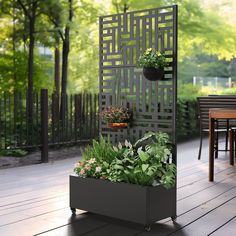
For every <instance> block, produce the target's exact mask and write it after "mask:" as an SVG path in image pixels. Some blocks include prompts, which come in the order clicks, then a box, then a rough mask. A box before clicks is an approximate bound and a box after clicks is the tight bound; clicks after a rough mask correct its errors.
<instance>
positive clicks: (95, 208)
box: [70, 176, 176, 227]
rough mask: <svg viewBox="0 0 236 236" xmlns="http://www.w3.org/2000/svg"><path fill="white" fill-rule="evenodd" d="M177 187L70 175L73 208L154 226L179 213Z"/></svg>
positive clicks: (73, 209)
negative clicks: (143, 184) (176, 198)
mask: <svg viewBox="0 0 236 236" xmlns="http://www.w3.org/2000/svg"><path fill="white" fill-rule="evenodd" d="M175 194H176V193H175V188H171V189H168V190H167V189H165V188H164V187H163V186H161V185H158V186H155V187H152V186H144V187H143V186H140V185H135V184H127V183H113V182H110V181H107V180H100V179H94V178H81V177H78V176H70V207H71V210H72V212H73V213H75V209H76V208H77V209H81V210H85V211H89V212H92V213H96V214H100V215H104V216H109V217H114V218H118V219H122V220H127V221H131V222H135V223H139V224H142V225H145V226H148V227H149V226H150V225H151V224H152V223H154V222H156V221H158V220H161V219H164V218H167V217H172V218H175V216H176V208H175Z"/></svg>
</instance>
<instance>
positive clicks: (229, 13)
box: [0, 0, 236, 128]
mask: <svg viewBox="0 0 236 236" xmlns="http://www.w3.org/2000/svg"><path fill="white" fill-rule="evenodd" d="M173 4H178V6H179V15H178V22H179V23H178V36H179V38H178V53H179V54H178V61H179V63H178V104H179V106H180V109H179V112H181V109H184V107H183V106H182V105H181V104H184V103H185V102H186V101H189V102H190V103H191V102H193V103H194V101H196V100H195V98H196V96H199V95H207V94H210V93H213V92H214V93H221V94H224V93H230V94H235V93H236V88H235V87H232V88H230V89H227V90H224V89H220V90H219V91H215V90H214V91H212V88H205V90H204V91H203V90H201V89H200V88H198V87H194V86H193V85H192V78H193V76H201V77H231V78H232V82H234V84H236V59H235V56H236V28H235V24H236V17H233V16H235V14H236V1H232V0H218V1H215V0H198V1H196V0H178V1H177V0H158V1H157V0H139V1H136V0H0V18H1V20H0V31H1V34H0V93H1V92H3V91H7V92H10V93H13V92H14V91H16V90H18V91H19V90H20V91H25V90H26V88H27V87H28V88H29V86H32V89H33V90H39V89H40V88H45V87H46V88H48V89H49V92H50V93H51V92H53V91H55V92H57V93H58V94H59V93H62V92H64V93H65V91H66V92H67V93H70V94H74V93H78V92H92V93H97V92H98V65H99V63H98V55H99V42H98V35H99V32H98V30H99V26H98V17H99V16H102V15H107V14H113V13H122V12H127V11H133V10H141V9H148V8H156V7H160V6H166V5H173ZM193 109H195V107H194V108H193ZM179 120H181V119H179ZM193 128H194V127H193Z"/></svg>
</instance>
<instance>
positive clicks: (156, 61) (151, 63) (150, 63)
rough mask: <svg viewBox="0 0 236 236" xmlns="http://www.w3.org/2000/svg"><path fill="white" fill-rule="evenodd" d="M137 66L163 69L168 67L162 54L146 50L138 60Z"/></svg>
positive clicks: (149, 49) (150, 49)
mask: <svg viewBox="0 0 236 236" xmlns="http://www.w3.org/2000/svg"><path fill="white" fill-rule="evenodd" d="M138 65H139V66H140V67H144V68H150V67H153V68H163V67H165V66H167V65H168V62H167V59H166V57H165V54H164V53H161V52H159V51H156V50H154V49H152V48H148V49H147V50H146V51H145V52H144V53H143V54H142V55H141V56H140V57H139V60H138Z"/></svg>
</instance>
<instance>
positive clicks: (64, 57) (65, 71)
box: [60, 0, 73, 127]
mask: <svg viewBox="0 0 236 236" xmlns="http://www.w3.org/2000/svg"><path fill="white" fill-rule="evenodd" d="M68 4H69V23H71V22H72V18H73V9H72V0H68ZM69 51H70V25H69V24H67V25H66V27H65V31H64V40H63V49H62V77H61V112H60V115H61V121H62V125H63V127H64V125H65V115H66V89H67V75H68V56H69Z"/></svg>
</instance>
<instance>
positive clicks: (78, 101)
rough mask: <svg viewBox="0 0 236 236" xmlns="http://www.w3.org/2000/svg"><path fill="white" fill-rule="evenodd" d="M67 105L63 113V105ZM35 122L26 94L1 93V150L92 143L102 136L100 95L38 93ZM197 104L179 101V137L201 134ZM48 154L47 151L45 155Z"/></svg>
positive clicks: (193, 101)
mask: <svg viewBox="0 0 236 236" xmlns="http://www.w3.org/2000/svg"><path fill="white" fill-rule="evenodd" d="M62 102H63V103H64V104H65V111H64V112H61V111H60V110H61V109H60V104H61V103H62ZM33 104H34V113H33V117H34V118H33V121H32V124H29V121H28V120H27V96H26V93H17V92H15V93H14V94H9V93H4V94H2V95H0V138H1V139H0V149H15V148H27V149H29V148H35V147H42V146H44V148H45V149H44V151H45V152H47V150H46V149H47V147H48V146H53V145H65V144H75V143H79V142H88V141H90V140H91V139H93V138H97V137H98V123H99V119H98V95H97V94H88V93H83V94H76V95H65V96H64V97H63V98H61V97H59V96H58V95H56V94H52V95H48V93H47V90H42V91H41V94H39V93H35V94H34V101H33ZM198 132H199V128H198V121H197V103H196V101H195V100H192V101H189V100H180V99H178V101H177V137H178V140H182V139H184V138H186V137H189V136H193V135H197V134H198ZM44 156H45V157H46V156H47V155H46V154H45V155H44Z"/></svg>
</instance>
